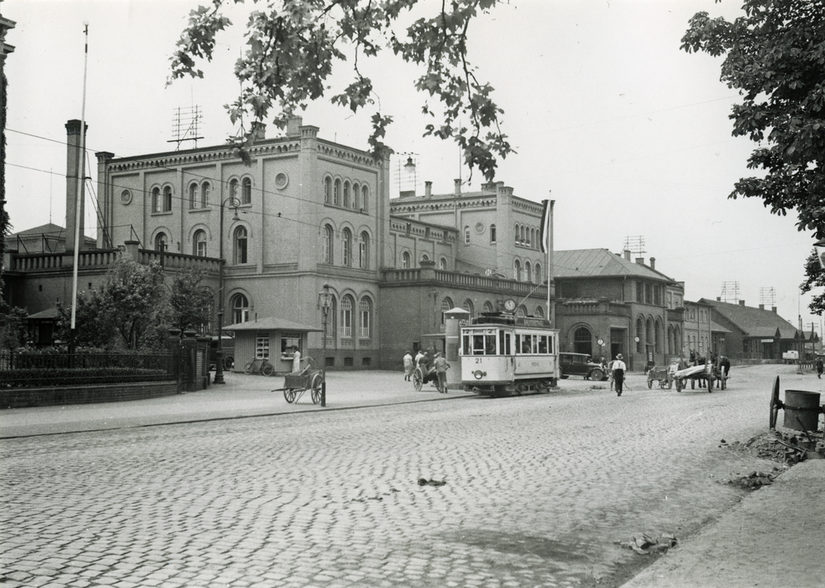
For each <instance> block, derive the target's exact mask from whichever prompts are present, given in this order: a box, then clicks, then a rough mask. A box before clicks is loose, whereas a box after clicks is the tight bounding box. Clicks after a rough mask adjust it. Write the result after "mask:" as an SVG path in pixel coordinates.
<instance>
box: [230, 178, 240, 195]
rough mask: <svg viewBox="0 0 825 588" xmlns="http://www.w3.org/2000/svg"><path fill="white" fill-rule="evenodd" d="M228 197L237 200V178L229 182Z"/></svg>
mask: <svg viewBox="0 0 825 588" xmlns="http://www.w3.org/2000/svg"><path fill="white" fill-rule="evenodd" d="M229 196H230V197H231V198H235V199H237V198H238V178H232V179H231V180H229Z"/></svg>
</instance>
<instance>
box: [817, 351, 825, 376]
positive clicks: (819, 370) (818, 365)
mask: <svg viewBox="0 0 825 588" xmlns="http://www.w3.org/2000/svg"><path fill="white" fill-rule="evenodd" d="M823 367H825V366H823V364H822V358H821V357H820V356H817V357H816V377H817V378H819V379H820V380H821V379H822V369H823Z"/></svg>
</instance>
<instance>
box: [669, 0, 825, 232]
mask: <svg viewBox="0 0 825 588" xmlns="http://www.w3.org/2000/svg"><path fill="white" fill-rule="evenodd" d="M717 1H719V0H717ZM742 9H743V11H744V16H742V17H740V18H737V19H735V20H733V21H732V22H730V21H727V20H725V19H724V18H711V17H710V16H708V13H707V12H699V13H697V14H695V15H694V16H693V17H692V18H691V19H690V23H689V28H688V30H687V32H686V33H685V35H684V37H683V38H682V49H683V50H685V51H687V52H688V53H691V52H698V51H703V52H705V53H708V54H709V55H712V56H714V57H718V56H722V55H724V61H723V62H722V70H721V72H722V73H721V79H722V81H723V82H725V83H726V84H727V85H728V87H730V88H732V89H736V90H738V91H739V94H740V96H741V98H742V100H741V103H739V104H735V105H734V106H733V109H732V111H731V114H730V118H731V120H732V121H733V136H745V137H748V138H749V139H750V140H751V141H753V142H755V143H756V144H757V145H756V147H755V148H754V150H753V152H752V153H751V155H750V157H749V158H748V167H749V168H750V169H753V170H760V172H761V173H759V174H758V175H756V176H753V177H747V178H742V179H740V180H739V181H738V182H736V184H735V186H734V189H733V191H732V192H731V194H730V195H729V197H730V198H732V199H736V198H738V197H745V198H761V199H762V200H763V201H764V204H765V206H766V207H768V208H770V211H771V213H772V214H777V215H785V214H787V212H788V211H789V210H795V211H796V212H797V214H798V217H799V221H798V223H797V227H798V229H799V230H800V231H804V230H810V231H814V233H815V234H816V237H817V238H819V239H821V238H823V237H825V83H823V80H825V3H824V2H823V0H744V3H743V6H742Z"/></svg>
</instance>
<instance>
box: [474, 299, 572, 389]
mask: <svg viewBox="0 0 825 588" xmlns="http://www.w3.org/2000/svg"><path fill="white" fill-rule="evenodd" d="M558 343H559V331H558V329H551V328H550V327H548V326H546V324H545V321H544V319H538V318H533V317H515V316H513V315H507V314H504V315H495V316H493V315H483V316H482V317H481V318H478V319H475V320H474V321H473V324H472V325H468V326H465V327H462V329H461V346H460V348H459V357H460V360H461V384H462V386H463V387H464V389H465V390H474V391H476V392H479V393H481V394H489V395H504V394H527V393H530V392H546V391H548V390H549V389H550V388H552V387H555V386H556V383H557V382H558V379H559V352H558V349H559V345H558Z"/></svg>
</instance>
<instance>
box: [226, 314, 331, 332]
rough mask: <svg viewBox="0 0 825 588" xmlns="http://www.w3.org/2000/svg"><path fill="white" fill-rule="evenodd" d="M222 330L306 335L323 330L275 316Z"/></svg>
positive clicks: (237, 324) (228, 326) (229, 326)
mask: <svg viewBox="0 0 825 588" xmlns="http://www.w3.org/2000/svg"><path fill="white" fill-rule="evenodd" d="M222 328H223V330H224V331H303V332H307V333H308V332H310V331H317V332H320V331H323V329H319V328H318V327H313V326H312V325H305V324H303V323H296V322H294V321H290V320H287V319H284V318H280V317H277V316H268V317H265V318H259V319H258V320H254V321H247V322H245V323H235V324H234V325H226V326H225V327H222Z"/></svg>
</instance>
